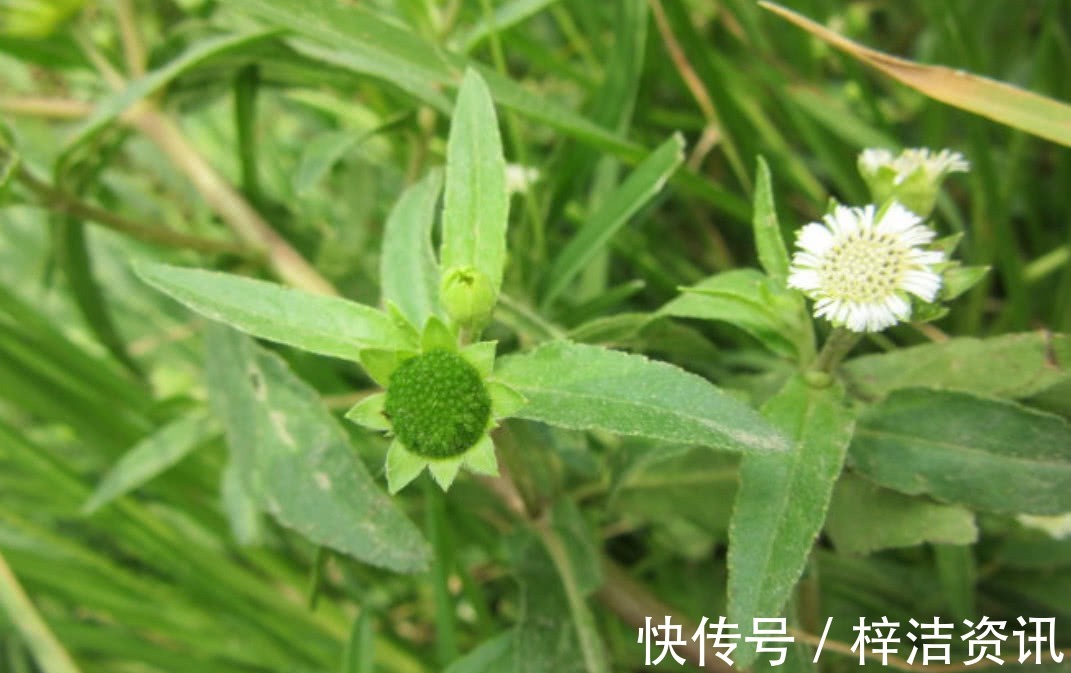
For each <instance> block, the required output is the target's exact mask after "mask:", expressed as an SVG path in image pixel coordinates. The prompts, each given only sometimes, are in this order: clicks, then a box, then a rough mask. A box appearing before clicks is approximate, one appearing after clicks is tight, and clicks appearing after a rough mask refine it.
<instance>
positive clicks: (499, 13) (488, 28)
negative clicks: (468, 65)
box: [457, 0, 558, 52]
mask: <svg viewBox="0 0 1071 673" xmlns="http://www.w3.org/2000/svg"><path fill="white" fill-rule="evenodd" d="M556 2H558V0H508V1H507V2H503V3H500V4H499V6H498V7H496V8H495V11H494V12H492V13H491V16H489V17H485V18H482V19H480V21H479V22H478V23H477V24H476V25H475V26H473V27H472V28H470V29H468V30H466V31H465V32H464V33H462V34H461V36H460V37H459V38H458V40H457V41H458V43H459V44H460V45H461V48H462V51H466V52H468V51H472V49H473V48H474V47H476V46H477V45H478V44H480V42H483V41H484V40H485V39H486V38H487V36H489V35H491V34H493V33H501V32H503V31H505V30H507V29H509V28H510V27H512V26H515V25H517V24H518V23H520V22H522V21H524V20H525V19H528V18H529V17H531V16H534V15H536V14H538V13H539V12H542V11H543V10H544V9H546V8H547V7H549V6H551V5H553V4H554V3H556Z"/></svg>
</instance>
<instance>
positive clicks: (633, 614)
mask: <svg viewBox="0 0 1071 673" xmlns="http://www.w3.org/2000/svg"><path fill="white" fill-rule="evenodd" d="M602 568H603V570H602V572H603V576H604V577H605V578H606V580H605V581H604V582H603V585H602V587H600V588H599V590H598V592H597V593H596V594H595V596H596V597H597V598H598V599H599V601H601V602H602V604H603V605H605V606H606V607H607V608H609V609H610V610H611V611H612V612H613V613H614V614H616V615H617V616H618V617H620V618H621V619H622V620H623V621H625V622H627V623H628V624H629V625H631V626H633V627H635V628H637V629H639V628H644V627H646V626H647V618H648V617H652V618H653V617H666V616H669V617H670V620H671V623H673V624H679V625H680V626H681V633H685V634H690V633H695V630H696V629H697V628H698V626H697V625H696V624H692V623H690V621H689V620H687V619H685V618H684V617H681V616H680V615H677V614H675V613H674V611H673V609H672V608H670V607H669V606H668V605H666V604H665V603H663V602H662V601H660V600H659V599H658V598H657V597H656V596H654V595H653V594H652V593H651V592H650V591H648V590H647V588H646V587H644V586H643V585H641V584H639V583H638V582H636V580H634V579H632V577H630V576H629V574H628V573H627V572H625V570H624V569H623V568H621V567H620V566H618V565H617V564H616V563H614V562H613V561H610V560H608V559H606V560H604V561H603V566H602ZM677 647H680V649H681V656H683V657H685V658H686V659H688V661H692V662H699V661H700V658H701V656H702V661H703V666H702V668H703V670H705V671H716V672H717V673H734V671H735V669H734V668H733V667H732V666H729V665H728V664H726V663H725V662H724V661H722V660H721V659H718V658H717V657H715V656H705V655H708V654H710V653H709V652H704V651H703V649H704V641H703V639H699V640H692V639H691V638H689V637H688V636H687V635H685V636H684V646H683V647H682V646H677Z"/></svg>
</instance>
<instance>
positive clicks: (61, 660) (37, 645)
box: [0, 553, 80, 673]
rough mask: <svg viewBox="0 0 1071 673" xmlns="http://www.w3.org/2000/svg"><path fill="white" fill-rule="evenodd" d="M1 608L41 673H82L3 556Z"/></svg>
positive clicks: (0, 565)
mask: <svg viewBox="0 0 1071 673" xmlns="http://www.w3.org/2000/svg"><path fill="white" fill-rule="evenodd" d="M0 608H2V609H3V610H4V612H5V613H7V616H8V619H10V620H11V622H12V623H13V624H14V625H15V628H17V629H18V631H19V633H21V634H22V637H23V639H24V640H25V641H26V644H27V645H28V646H29V647H30V651H31V652H33V657H34V660H35V661H36V662H37V665H38V666H40V667H41V671H42V673H80V671H79V669H78V666H77V665H75V663H74V661H73V660H72V659H71V656H70V655H69V654H67V650H65V649H64V648H63V645H61V644H60V642H59V641H58V640H56V636H55V635H53V634H52V631H51V630H50V629H49V628H48V625H47V624H45V621H44V620H43V619H41V615H40V614H38V612H37V609H36V608H35V607H34V606H33V603H31V602H30V597H29V596H27V595H26V592H25V591H23V589H22V586H21V585H20V584H19V581H18V580H17V579H16V578H15V574H14V573H12V572H11V568H10V567H9V566H8V564H7V561H6V560H4V555H3V554H2V553H0Z"/></svg>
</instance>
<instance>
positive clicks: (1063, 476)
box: [851, 388, 1071, 514]
mask: <svg viewBox="0 0 1071 673" xmlns="http://www.w3.org/2000/svg"><path fill="white" fill-rule="evenodd" d="M851 458H852V463H853V465H854V466H855V469H856V470H857V471H858V472H860V473H861V474H863V475H864V476H866V477H868V478H869V479H871V480H873V481H875V482H877V483H878V484H881V485H882V486H885V487H887V488H891V489H893V490H896V491H900V492H901V493H907V494H909V495H916V494H927V495H931V496H933V497H934V498H936V499H937V500H940V501H943V502H949V503H954V504H961V505H965V506H967V507H970V508H972V509H980V510H985V511H992V512H1009V513H1025V514H1059V513H1062V512H1068V511H1071V425H1069V424H1068V422H1067V421H1066V420H1064V419H1063V418H1060V417H1059V416H1054V415H1051V414H1047V413H1043V412H1040V411H1035V410H1033V409H1030V408H1028V407H1024V406H1022V405H1019V404H1016V403H1014V402H1008V401H1004V400H995V399H989V398H985V397H978V396H976V395H970V394H967V393H960V392H952V391H943V390H929V389H925V388H908V389H904V390H897V391H895V392H893V393H892V394H891V395H889V397H888V398H887V399H886V400H885V401H884V402H881V403H880V404H877V405H875V406H874V407H872V408H870V409H868V410H867V411H865V412H864V413H863V414H862V415H861V416H860V418H859V426H858V428H857V431H856V436H855V439H854V440H853V442H852V449H851Z"/></svg>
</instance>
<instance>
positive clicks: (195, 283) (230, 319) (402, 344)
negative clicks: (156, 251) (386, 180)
mask: <svg viewBox="0 0 1071 673" xmlns="http://www.w3.org/2000/svg"><path fill="white" fill-rule="evenodd" d="M134 270H135V271H136V272H137V274H138V275H139V276H141V278H142V279H143V280H144V281H145V282H147V283H149V284H150V285H152V286H153V287H155V288H157V289H159V290H162V291H164V292H166V293H167V294H169V295H170V296H171V297H173V298H174V299H176V300H178V301H180V302H182V303H183V304H185V305H186V306H188V307H189V308H191V309H193V310H194V311H197V312H198V313H200V314H201V315H203V316H205V317H208V318H211V319H213V320H218V321H220V322H223V323H226V324H228V325H230V326H232V327H235V328H237V329H240V330H242V331H243V332H247V333H248V334H251V335H253V336H255V337H259V338H261V339H268V340H269V341H277V342H279V343H283V344H287V345H288V346H294V347H297V348H301V349H303V350H307V351H311V352H313V353H320V354H322V355H331V356H333V357H338V358H345V359H348V360H354V361H357V360H358V359H359V357H360V352H361V351H362V350H365V349H369V348H378V349H384V350H390V349H397V348H415V347H416V345H417V344H416V342H415V340H414V339H413V338H412V336H411V335H409V334H407V333H406V331H405V330H403V329H401V328H400V327H399V326H398V325H397V324H395V323H394V321H392V320H391V319H390V317H389V316H387V315H386V314H385V313H383V312H381V311H377V310H376V309H374V308H371V307H369V306H364V305H363V304H358V303H356V302H352V301H347V300H345V299H340V298H338V297H328V296H323V295H316V294H310V293H307V292H302V291H300V290H294V289H291V288H287V287H283V286H281V285H276V284H274V283H266V282H264V281H259V280H252V279H249V278H244V277H242V276H235V275H231V274H225V273H217V272H214V271H202V270H200V269H186V268H182V267H177V266H168V265H166V264H145V263H142V264H138V265H136V266H135V268H134Z"/></svg>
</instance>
